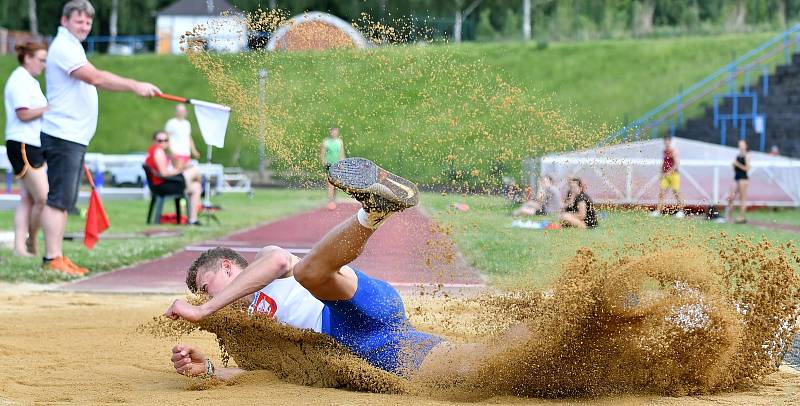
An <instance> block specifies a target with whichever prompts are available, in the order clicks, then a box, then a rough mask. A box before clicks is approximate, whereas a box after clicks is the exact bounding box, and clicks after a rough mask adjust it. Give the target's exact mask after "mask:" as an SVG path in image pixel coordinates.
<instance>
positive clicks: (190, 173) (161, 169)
mask: <svg viewBox="0 0 800 406" xmlns="http://www.w3.org/2000/svg"><path fill="white" fill-rule="evenodd" d="M168 142H169V136H168V135H167V133H166V132H164V131H157V132H156V133H155V134H153V145H151V146H150V148H149V149H148V150H147V159H145V161H144V163H145V165H147V166H149V167H150V168H151V169H152V170H153V173H154V174H156V175H157V176H158V177H153V178H152V179H147V181H148V182H150V185H151V186H152V187H153V190H154V191H156V192H157V193H160V194H165V195H171V194H181V193H186V194H187V195H188V196H189V202H188V210H187V211H188V212H189V213H188V217H189V224H190V225H199V222H198V221H197V214H198V211H199V209H200V193H201V191H202V188H201V186H200V173H199V172H198V170H197V168H195V167H193V166H187V167H185V168H183V169H182V170H179V169H175V167H174V166H172V165H171V163H170V157H169V156H168V154H167V152H166V151H165V148H166V147H167V143H168ZM178 221H180V219H178Z"/></svg>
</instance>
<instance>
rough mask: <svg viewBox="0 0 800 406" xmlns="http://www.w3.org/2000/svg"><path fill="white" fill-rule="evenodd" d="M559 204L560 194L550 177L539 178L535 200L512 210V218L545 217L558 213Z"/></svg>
mask: <svg viewBox="0 0 800 406" xmlns="http://www.w3.org/2000/svg"><path fill="white" fill-rule="evenodd" d="M559 203H561V192H560V191H559V190H558V187H556V185H555V184H554V182H553V178H552V177H551V176H550V175H544V176H542V177H541V178H539V192H538V193H537V194H536V198H534V199H531V200H528V201H527V202H525V203H523V204H522V206H520V208H518V209H517V210H514V213H513V215H514V216H546V215H549V214H554V213H558V210H559V206H558V205H559Z"/></svg>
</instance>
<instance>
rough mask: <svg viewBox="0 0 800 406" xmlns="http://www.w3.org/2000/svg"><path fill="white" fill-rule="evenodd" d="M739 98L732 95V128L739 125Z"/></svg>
mask: <svg viewBox="0 0 800 406" xmlns="http://www.w3.org/2000/svg"><path fill="white" fill-rule="evenodd" d="M738 115H739V96H738V95H735V94H734V95H733V109H732V110H731V121H733V128H736V126H738V125H739V117H738Z"/></svg>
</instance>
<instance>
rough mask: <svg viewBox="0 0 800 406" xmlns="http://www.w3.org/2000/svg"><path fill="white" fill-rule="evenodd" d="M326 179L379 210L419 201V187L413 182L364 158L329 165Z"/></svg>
mask: <svg viewBox="0 0 800 406" xmlns="http://www.w3.org/2000/svg"><path fill="white" fill-rule="evenodd" d="M328 181H329V182H331V184H332V185H333V186H335V187H337V188H339V189H341V190H343V191H344V192H345V193H347V194H349V195H350V196H353V197H354V198H355V199H356V200H358V201H359V202H361V203H362V204H364V206H365V207H368V208H375V209H378V210H380V211H401V210H405V209H407V208H409V207H413V206H416V205H417V203H419V190H418V189H417V185H415V184H414V182H411V181H409V180H407V179H404V178H401V177H400V176H397V175H395V174H393V173H391V172H389V171H387V170H385V169H383V168H381V167H379V166H378V165H376V164H375V163H374V162H372V161H370V160H369V159H365V158H346V159H342V160H341V161H339V162H337V163H335V164H333V165H331V166H330V168H328Z"/></svg>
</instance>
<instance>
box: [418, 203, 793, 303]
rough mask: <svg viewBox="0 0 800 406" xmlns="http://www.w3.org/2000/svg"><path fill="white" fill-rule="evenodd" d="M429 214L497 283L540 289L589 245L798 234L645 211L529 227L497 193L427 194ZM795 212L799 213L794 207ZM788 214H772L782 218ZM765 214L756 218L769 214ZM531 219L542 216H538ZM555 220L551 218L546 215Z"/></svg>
mask: <svg viewBox="0 0 800 406" xmlns="http://www.w3.org/2000/svg"><path fill="white" fill-rule="evenodd" d="M455 202H462V203H466V204H468V205H469V206H470V210H469V211H468V212H460V211H455V210H452V209H450V205H451V204H452V203H455ZM424 205H425V208H426V209H427V210H428V212H429V213H430V214H431V215H432V217H433V218H434V219H435V220H437V221H439V222H441V223H443V224H445V225H447V226H449V227H450V228H451V230H452V235H453V237H454V240H455V242H456V244H457V245H458V246H459V247H460V249H461V252H462V254H464V256H465V257H466V258H467V260H468V261H469V262H470V263H471V264H472V265H473V266H475V267H476V268H477V269H480V270H481V271H482V272H483V273H484V274H485V275H487V276H488V277H489V278H490V281H491V282H492V283H493V284H495V285H497V286H500V287H524V286H534V287H542V286H545V285H547V284H548V283H549V282H550V281H552V280H553V279H554V278H555V277H556V276H558V275H559V273H560V266H561V264H562V263H563V262H564V261H565V260H567V259H569V258H571V257H572V256H573V255H574V254H575V252H576V250H578V249H579V248H582V247H590V248H593V249H595V252H598V253H600V254H601V255H611V254H613V253H614V252H615V251H621V250H623V249H624V248H625V245H626V244H631V243H637V242H644V241H647V240H648V239H650V238H657V239H660V240H662V241H668V240H670V239H672V238H677V239H678V240H681V241H689V242H694V243H696V244H698V245H701V246H702V245H705V244H707V243H708V238H709V237H712V236H718V235H719V234H720V233H721V232H724V233H727V234H728V235H735V234H742V235H743V236H745V237H746V238H750V239H756V240H759V239H761V238H767V239H769V240H770V241H773V242H786V241H795V240H796V239H797V236H798V234H797V233H791V232H783V231H774V230H761V229H756V228H753V227H750V226H747V225H733V224H716V223H712V222H709V221H705V220H693V219H692V220H690V219H675V218H655V219H654V218H651V217H649V215H648V214H649V213H642V212H622V211H616V210H613V211H603V212H604V213H606V214H605V215H607V218H604V219H601V220H600V221H601V225H600V227H599V228H597V229H596V230H577V229H560V230H531V229H521V228H510V226H511V222H512V218H511V215H510V213H511V211H512V206H511V205H510V204H509V203H507V201H506V200H504V199H502V198H498V197H476V196H469V197H465V196H458V195H456V196H440V195H430V196H427V197H426V199H425V201H424ZM793 213H794V214H795V215H796V214H797V211H796V210H795V211H793ZM789 214H791V213H790V212H787V216H786V217H783V216H778V217H776V218H775V219H776V221H777V222H783V221H784V220H786V218H787V217H788V215H789ZM767 215H768V213H760V214H759V216H761V217H762V218H764V219H766V218H769V217H768V216H767ZM534 220H542V218H536V219H534ZM549 220H553V218H549Z"/></svg>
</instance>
